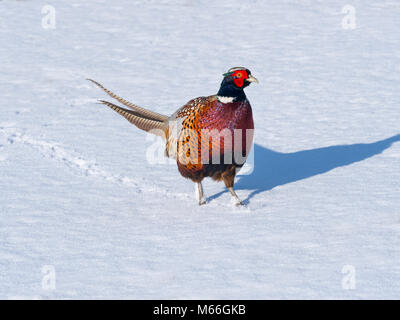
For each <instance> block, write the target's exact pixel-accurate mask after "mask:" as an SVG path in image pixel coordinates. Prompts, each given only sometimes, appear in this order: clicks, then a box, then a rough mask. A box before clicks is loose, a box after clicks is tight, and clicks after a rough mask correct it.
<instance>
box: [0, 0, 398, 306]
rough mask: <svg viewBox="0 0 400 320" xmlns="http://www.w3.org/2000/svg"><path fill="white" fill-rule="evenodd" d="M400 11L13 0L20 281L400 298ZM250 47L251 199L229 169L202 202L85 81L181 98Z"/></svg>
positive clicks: (72, 288) (7, 147)
mask: <svg viewBox="0 0 400 320" xmlns="http://www.w3.org/2000/svg"><path fill="white" fill-rule="evenodd" d="M46 4H50V5H52V6H54V8H55V10H56V28H55V29H44V28H43V27H42V18H43V17H44V16H45V15H46V14H43V13H42V11H41V10H42V8H43V6H44V5H46ZM346 4H350V5H352V6H354V8H355V9H356V19H357V20H356V23H357V27H356V28H355V29H343V28H342V19H343V17H344V16H345V14H343V13H342V8H343V6H344V5H346ZM399 15H400V3H399V1H397V0H396V1H395V0H394V1H388V0H387V1H372V0H371V1H360V0H351V1H348V2H346V1H344V2H340V1H333V0H332V1H322V0H321V1H317V0H314V1H312V0H302V1H300V0H297V1H296V0H290V1H289V0H281V1H261V0H259V1H256V0H252V1H236V0H234V1H233V0H232V1H205V0H196V1H190V0H176V1H155V0H154V1H151V0H148V1H128V0H126V1H123V0H113V1H105V0H91V1H77V0H69V1H67V0H63V1H61V0H60V1H56V0H54V1H36V0H35V1H33V0H25V1H14V0H3V1H0V43H1V45H0V61H1V62H2V63H1V73H0V96H1V104H0V108H1V109H0V111H1V113H0V214H1V220H0V221H1V222H0V298H3V299H13V298H38V299H60V298H67V299H69V298H72V299H74V298H84V299H96V298H113V299H116V298H136V299H138V298H141V299H184V298H186V299H192V298H207V299H211V298H219V299H236V298H244V299H267V298H272V299H278V298H283V299H288V298H295V299H297V298H305V299H313V298H321V299H332V298H342V299H366V298H378V299H381V298H391V299H393V298H396V299H398V298H400V267H399V261H400V254H399V244H400V241H399V240H400V238H399V232H400V212H399V207H400V197H399V187H400V182H399V181H400V170H399V164H400V143H398V142H399V141H400V135H399V134H400V126H399V123H400V121H399V120H400V109H399V107H400V90H399V89H400V87H399V83H400V75H399V72H400V38H399V30H400V19H399V18H398V17H399ZM238 65H239V66H242V65H243V66H246V67H248V68H249V69H250V70H251V71H252V73H253V74H254V75H255V76H256V77H257V78H258V79H259V81H260V84H259V85H252V86H251V87H249V88H248V89H247V91H246V92H247V96H248V98H249V100H250V101H251V103H252V106H253V112H254V118H255V126H256V138H255V143H256V144H255V147H254V151H255V152H254V156H255V170H254V171H253V173H252V174H250V175H242V176H240V177H238V179H237V183H236V186H237V192H238V194H239V196H240V197H241V198H243V199H244V200H245V202H246V204H247V205H246V207H245V208H236V207H234V206H233V205H232V203H231V201H230V195H229V194H228V193H227V192H226V191H225V189H224V186H223V184H222V183H215V182H212V181H207V182H206V183H205V192H206V195H207V196H208V200H209V203H208V204H207V205H205V206H202V207H198V206H197V204H196V201H195V199H194V186H193V183H192V182H191V181H189V180H185V179H183V178H182V177H181V176H180V175H179V173H178V171H177V169H176V166H175V165H167V164H156V165H155V164H151V163H149V162H148V161H147V160H146V150H147V149H148V147H149V145H151V143H152V142H151V141H149V140H146V135H145V134H144V133H143V132H140V131H139V130H138V129H136V128H135V127H134V126H132V125H131V124H129V123H128V122H127V121H126V120H124V119H123V118H121V117H120V116H119V115H117V114H116V113H114V112H112V111H111V110H109V109H108V108H107V107H105V106H102V105H99V104H96V103H95V102H96V99H98V98H105V97H106V96H105V94H104V93H103V92H101V91H100V90H99V89H98V88H96V87H94V86H93V84H91V83H89V82H88V81H86V80H85V79H86V78H88V77H90V78H93V79H95V80H97V81H99V82H101V83H102V84H103V85H104V86H106V87H107V88H109V89H111V90H113V91H115V92H116V93H117V94H120V95H121V96H123V97H125V98H127V99H129V100H132V101H133V102H135V103H137V104H138V105H141V106H144V107H149V108H151V109H152V110H155V111H158V112H160V113H164V114H171V113H172V112H174V111H175V110H176V109H177V108H178V107H180V106H182V105H183V104H184V103H186V102H187V101H188V100H189V99H191V98H194V97H197V96H202V95H210V94H214V93H215V92H216V91H217V89H218V86H219V84H220V81H221V74H222V73H223V72H225V71H226V70H227V69H229V68H230V67H233V66H238ZM47 265H50V266H53V267H54V269H55V279H56V288H55V290H51V288H49V287H47V286H46V285H45V284H44V285H43V284H42V282H43V281H44V280H43V279H44V277H46V276H47V274H46V273H42V271H43V270H42V268H43V267H44V266H47ZM347 265H349V266H351V267H350V269H351V268H354V270H355V278H354V279H355V282H354V284H355V288H354V289H352V290H346V288H348V286H347V287H346V283H347V282H346V279H348V278H346V277H347V276H349V274H347V271H346V270H347V269H346V268H348V267H345V266H347ZM343 268H344V269H343ZM342 271H343V272H344V273H342Z"/></svg>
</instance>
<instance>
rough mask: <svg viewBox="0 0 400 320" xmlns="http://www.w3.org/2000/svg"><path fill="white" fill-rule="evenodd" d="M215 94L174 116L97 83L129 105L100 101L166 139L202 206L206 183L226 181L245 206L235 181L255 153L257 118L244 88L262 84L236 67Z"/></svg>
mask: <svg viewBox="0 0 400 320" xmlns="http://www.w3.org/2000/svg"><path fill="white" fill-rule="evenodd" d="M223 76H224V79H223V80H222V83H221V86H220V89H219V91H218V93H217V94H216V95H212V96H208V97H199V98H195V99H193V100H190V101H189V102H188V103H186V104H185V105H184V106H183V107H181V108H180V109H178V110H177V111H176V112H175V113H174V114H172V115H171V116H170V117H168V116H164V115H162V114H159V113H156V112H153V111H150V110H147V109H144V108H141V107H139V106H137V105H135V104H133V103H131V102H129V101H126V100H124V99H122V98H121V97H119V96H117V95H116V94H114V93H113V92H111V91H110V90H107V89H106V88H104V87H103V86H102V85H101V84H99V83H98V82H96V81H94V80H91V79H88V80H90V81H92V82H93V83H94V84H96V85H97V86H99V87H100V88H101V89H103V90H104V91H105V92H106V93H107V94H108V95H110V96H111V97H113V98H114V99H116V100H117V101H119V102H120V103H122V104H124V105H125V106H127V107H129V108H130V109H131V110H128V109H124V108H121V107H119V106H117V105H115V104H113V103H111V102H108V101H104V100H100V102H101V103H103V104H105V105H107V106H109V107H110V108H111V109H113V110H114V111H116V112H118V113H119V114H120V115H122V116H123V117H125V118H126V119H127V120H128V121H129V122H131V123H132V124H134V125H135V126H136V127H138V128H139V129H142V130H145V131H148V132H151V133H154V134H157V135H160V136H162V137H163V138H164V139H165V142H166V148H165V150H166V155H167V156H168V157H171V158H175V159H176V161H177V165H178V170H179V172H180V173H181V175H182V176H183V177H185V178H189V179H191V180H192V181H193V182H195V183H196V184H197V187H198V195H199V204H200V205H202V204H204V203H206V200H205V197H204V194H203V187H202V184H201V181H202V180H203V179H204V178H205V177H211V178H212V179H214V180H217V181H221V180H223V181H224V183H225V186H226V187H227V188H228V190H229V192H230V193H231V195H232V197H233V199H234V200H235V202H236V205H242V204H243V203H242V202H241V201H240V199H239V197H238V196H237V195H236V193H235V191H234V190H233V185H234V178H235V175H236V173H237V171H238V170H239V169H240V168H241V167H242V166H243V164H244V163H245V161H246V158H247V155H248V153H249V152H250V148H251V144H252V140H253V130H254V123H253V116H252V110H251V106H250V103H249V101H248V100H247V98H246V95H245V93H244V90H243V89H244V88H245V87H247V86H248V85H249V84H250V83H251V82H258V81H257V79H256V78H255V77H253V76H252V75H251V72H250V70H249V69H246V68H243V67H236V68H231V69H229V70H228V72H226V73H224V75H223Z"/></svg>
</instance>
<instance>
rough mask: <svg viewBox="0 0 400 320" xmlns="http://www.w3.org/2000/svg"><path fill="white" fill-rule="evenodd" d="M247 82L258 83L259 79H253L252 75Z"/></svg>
mask: <svg viewBox="0 0 400 320" xmlns="http://www.w3.org/2000/svg"><path fill="white" fill-rule="evenodd" d="M246 80H247V81H248V82H256V83H258V80H257V78H255V77H253V76H252V75H250V76H249V77H248V78H247V79H246Z"/></svg>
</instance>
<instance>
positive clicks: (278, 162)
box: [210, 134, 400, 202]
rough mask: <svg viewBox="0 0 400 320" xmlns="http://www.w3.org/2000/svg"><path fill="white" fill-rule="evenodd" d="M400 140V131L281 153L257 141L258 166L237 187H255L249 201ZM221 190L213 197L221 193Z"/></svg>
mask: <svg viewBox="0 0 400 320" xmlns="http://www.w3.org/2000/svg"><path fill="white" fill-rule="evenodd" d="M397 141H400V134H398V135H395V136H393V137H390V138H387V139H384V140H380V141H377V142H373V143H357V144H351V145H338V146H330V147H324V148H317V149H311V150H303V151H298V152H292V153H281V152H277V151H273V150H271V149H268V148H265V147H263V146H261V145H259V144H255V145H254V170H253V172H252V173H251V174H250V175H244V176H240V177H239V180H238V181H237V182H236V183H235V189H237V190H252V192H251V193H250V194H249V196H248V197H247V199H245V202H248V201H249V200H250V199H251V198H252V197H254V196H255V195H257V194H259V193H261V192H264V191H268V190H271V189H272V188H274V187H276V186H280V185H284V184H287V183H290V182H294V181H298V180H302V179H307V178H310V177H312V176H315V175H318V174H322V173H325V172H328V171H330V170H332V169H335V168H337V167H342V166H346V165H349V164H352V163H354V162H358V161H362V160H365V159H367V158H370V157H372V156H374V155H377V154H379V153H381V152H382V151H384V150H385V149H387V148H389V147H390V146H391V145H392V143H394V142H397ZM224 192H226V191H222V192H219V193H217V194H215V195H214V196H211V197H210V199H211V200H212V199H215V198H217V197H219V196H220V195H221V194H223V193H224Z"/></svg>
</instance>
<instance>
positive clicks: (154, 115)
mask: <svg viewBox="0 0 400 320" xmlns="http://www.w3.org/2000/svg"><path fill="white" fill-rule="evenodd" d="M87 80H89V81H91V82H93V83H94V84H95V85H96V86H98V87H99V88H100V89H102V90H104V92H105V93H107V94H108V95H109V96H110V97H112V98H114V99H115V100H117V101H119V102H121V103H122V104H124V105H126V106H127V107H129V108H131V109H132V110H133V111H136V112H137V113H138V114H140V115H142V116H145V117H146V118H148V119H153V120H157V121H167V120H168V117H167V116H164V115H162V114H159V113H157V112H153V111H150V110H147V109H144V108H141V107H139V106H137V105H135V104H133V103H132V102H129V101H127V100H125V99H123V98H121V97H119V96H117V95H116V94H115V93H113V92H111V91H110V90H108V89H106V88H104V87H103V86H102V85H101V84H100V83H98V82H97V81H94V80H92V79H87Z"/></svg>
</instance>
